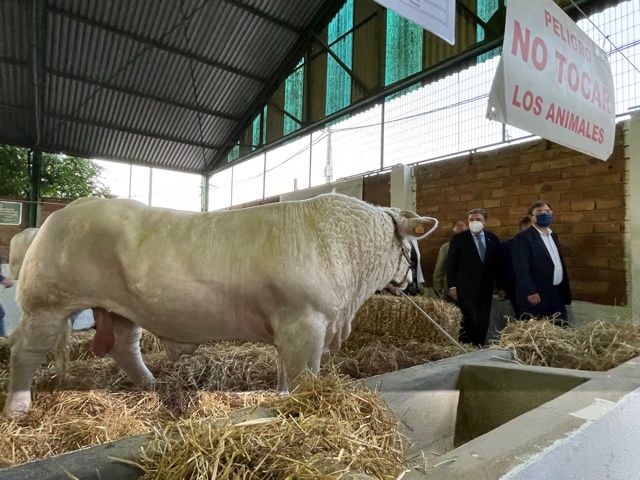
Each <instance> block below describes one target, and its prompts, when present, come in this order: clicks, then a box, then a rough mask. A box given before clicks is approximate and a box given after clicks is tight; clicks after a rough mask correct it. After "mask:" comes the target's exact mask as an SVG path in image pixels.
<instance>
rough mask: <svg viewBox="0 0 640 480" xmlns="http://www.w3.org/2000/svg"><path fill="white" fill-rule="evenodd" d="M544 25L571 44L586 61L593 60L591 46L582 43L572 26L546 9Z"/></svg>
mask: <svg viewBox="0 0 640 480" xmlns="http://www.w3.org/2000/svg"><path fill="white" fill-rule="evenodd" d="M544 26H545V27H547V28H550V29H551V31H552V32H553V34H554V35H555V36H556V37H558V38H559V39H560V40H562V41H563V42H565V43H566V44H567V45H569V46H570V47H571V48H572V49H573V50H575V51H576V52H577V53H578V55H580V56H581V57H582V58H584V59H585V60H586V61H588V62H591V59H592V58H593V57H592V55H591V49H590V48H589V46H588V45H585V44H584V43H582V42H581V41H580V40H579V39H578V37H576V36H575V34H573V33H572V32H571V30H570V28H568V27H566V26H564V25H563V24H562V22H561V21H560V20H558V19H557V18H555V17H554V16H553V15H552V14H551V13H549V12H548V11H547V10H545V11H544Z"/></svg>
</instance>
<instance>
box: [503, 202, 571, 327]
mask: <svg viewBox="0 0 640 480" xmlns="http://www.w3.org/2000/svg"><path fill="white" fill-rule="evenodd" d="M528 213H529V217H530V218H531V226H530V227H529V228H527V229H525V230H523V231H522V232H520V233H518V234H517V235H516V236H515V237H514V238H513V241H512V242H511V256H512V258H513V269H514V274H515V281H516V303H517V304H518V308H519V310H520V311H521V312H522V313H523V317H552V316H554V315H557V318H558V320H559V321H558V323H559V324H561V325H563V324H564V322H565V321H566V320H567V309H566V307H565V305H569V304H570V303H571V288H570V287H569V277H568V275H567V268H566V266H565V263H564V259H563V258H562V253H561V251H560V242H559V241H558V236H557V235H556V234H555V233H554V232H553V231H552V230H551V229H550V228H549V225H551V222H552V221H553V210H552V209H551V206H550V205H549V204H548V203H547V202H545V201H544V200H538V201H536V202H534V203H532V204H531V205H530V206H529V210H528Z"/></svg>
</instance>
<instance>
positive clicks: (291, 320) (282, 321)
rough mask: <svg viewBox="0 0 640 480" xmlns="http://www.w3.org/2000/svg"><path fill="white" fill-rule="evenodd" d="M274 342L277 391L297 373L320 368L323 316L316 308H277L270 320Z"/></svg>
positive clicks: (292, 383)
mask: <svg viewBox="0 0 640 480" xmlns="http://www.w3.org/2000/svg"><path fill="white" fill-rule="evenodd" d="M271 324H272V327H273V332H274V342H273V343H274V345H275V347H276V349H277V350H278V357H279V358H278V391H280V392H287V391H288V390H289V389H293V388H295V387H296V385H297V384H298V383H299V381H300V375H302V374H303V373H304V372H305V371H307V370H308V371H310V372H311V373H312V374H314V375H317V374H318V373H319V372H320V359H321V357H322V351H323V349H324V340H325V332H326V320H325V317H324V315H322V314H320V313H318V312H308V311H307V312H305V313H304V314H302V315H300V312H278V314H276V315H274V317H273V318H272V320H271Z"/></svg>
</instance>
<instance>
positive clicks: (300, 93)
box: [284, 58, 304, 135]
mask: <svg viewBox="0 0 640 480" xmlns="http://www.w3.org/2000/svg"><path fill="white" fill-rule="evenodd" d="M303 97H304V58H301V59H300V61H299V62H298V65H296V68H295V70H294V71H293V73H292V74H291V75H289V76H288V77H287V79H286V80H285V83H284V109H285V111H287V112H288V113H290V114H291V115H293V116H294V117H296V118H297V119H300V120H301V119H302V98H303ZM299 128H300V124H299V123H298V122H296V121H295V120H292V119H291V118H289V117H287V116H286V115H285V117H284V134H285V135H286V134H288V133H291V132H293V131H295V130H297V129H299Z"/></svg>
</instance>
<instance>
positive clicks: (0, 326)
mask: <svg viewBox="0 0 640 480" xmlns="http://www.w3.org/2000/svg"><path fill="white" fill-rule="evenodd" d="M0 284H2V285H3V286H4V287H5V288H11V287H12V286H13V281H12V280H11V279H10V278H5V277H4V276H2V274H0ZM5 336H6V332H5V330H4V309H3V308H2V305H0V337H5Z"/></svg>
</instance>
